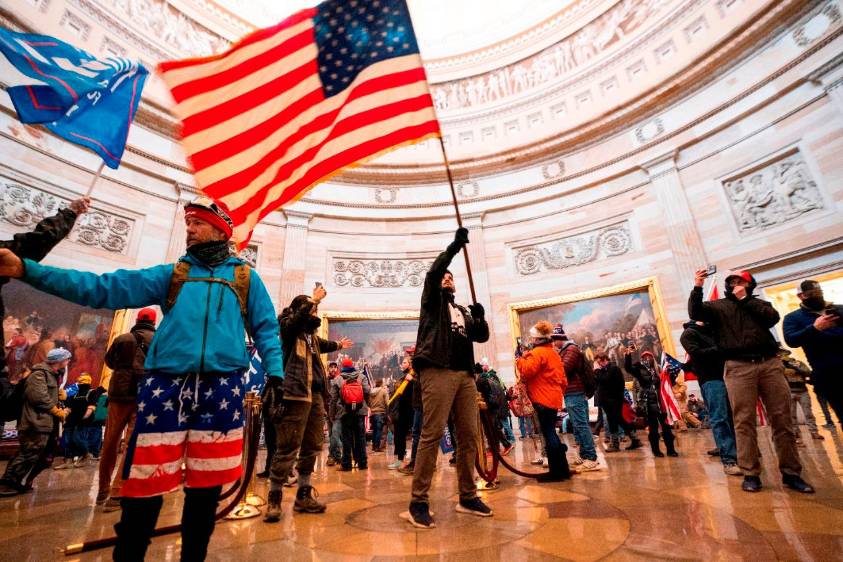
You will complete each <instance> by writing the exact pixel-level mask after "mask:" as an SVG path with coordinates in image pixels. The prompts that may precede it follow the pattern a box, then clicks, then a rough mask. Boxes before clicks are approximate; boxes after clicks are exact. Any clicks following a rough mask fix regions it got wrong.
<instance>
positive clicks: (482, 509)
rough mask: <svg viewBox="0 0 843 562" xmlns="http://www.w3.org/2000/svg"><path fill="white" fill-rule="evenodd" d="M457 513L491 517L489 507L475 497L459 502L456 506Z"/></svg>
mask: <svg viewBox="0 0 843 562" xmlns="http://www.w3.org/2000/svg"><path fill="white" fill-rule="evenodd" d="M457 513H466V514H468V515H476V516H477V517H491V516H492V515H493V514H492V510H491V509H489V506H488V505H486V504H485V503H483V500H481V499H480V498H477V497H474V498H471V499H470V500H460V503H458V504H457Z"/></svg>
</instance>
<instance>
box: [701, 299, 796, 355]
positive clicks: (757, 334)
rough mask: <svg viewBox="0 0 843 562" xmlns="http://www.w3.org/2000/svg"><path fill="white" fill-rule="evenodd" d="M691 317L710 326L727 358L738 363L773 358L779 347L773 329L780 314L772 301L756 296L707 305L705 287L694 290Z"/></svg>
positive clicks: (717, 301) (718, 301) (721, 300)
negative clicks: (704, 297) (704, 293)
mask: <svg viewBox="0 0 843 562" xmlns="http://www.w3.org/2000/svg"><path fill="white" fill-rule="evenodd" d="M688 316H690V318H691V320H701V321H703V322H705V323H707V324H710V325H711V327H712V329H713V330H714V332H715V334H716V336H715V341H716V343H717V347H719V348H720V350H721V351H722V353H723V358H724V359H725V360H728V359H737V360H751V359H769V358H771V357H773V356H775V355H776V351H777V350H778V348H779V345H778V343H776V339H775V338H774V337H773V333H772V332H771V331H770V328H772V327H773V326H775V325H776V323H778V321H779V313H778V312H776V309H775V308H773V305H771V304H770V303H769V302H767V301H765V300H761V299H759V298H758V297H755V296H753V295H751V294H750V295H748V296H747V297H745V298H744V299H742V300H738V299H737V298H736V297H735V296H734V295H731V294H729V295H727V296H726V297H725V298H722V299H718V300H716V301H709V302H703V292H702V288H701V287H694V289H693V290H692V291H691V296H690V297H689V299H688Z"/></svg>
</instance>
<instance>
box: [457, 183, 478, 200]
mask: <svg viewBox="0 0 843 562" xmlns="http://www.w3.org/2000/svg"><path fill="white" fill-rule="evenodd" d="M479 195H480V184H479V183H477V182H476V181H475V180H469V181H464V182H460V183H458V184H457V196H458V197H459V198H460V199H474V198H475V197H477V196H479Z"/></svg>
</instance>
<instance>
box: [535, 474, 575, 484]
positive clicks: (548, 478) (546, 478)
mask: <svg viewBox="0 0 843 562" xmlns="http://www.w3.org/2000/svg"><path fill="white" fill-rule="evenodd" d="M570 478H571V475H570V473H569V474H551V473H550V472H547V473H545V474H539V475H538V476H537V477H536V481H537V482H538V483H539V484H545V483H547V482H564V481H565V480H570Z"/></svg>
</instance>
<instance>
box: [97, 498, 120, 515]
mask: <svg viewBox="0 0 843 562" xmlns="http://www.w3.org/2000/svg"><path fill="white" fill-rule="evenodd" d="M122 507H123V506H122V504H121V503H120V498H108V499H107V500H105V503H104V504H102V512H103V513H111V512H112V511H120V509H122Z"/></svg>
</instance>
